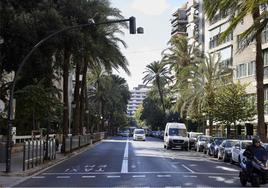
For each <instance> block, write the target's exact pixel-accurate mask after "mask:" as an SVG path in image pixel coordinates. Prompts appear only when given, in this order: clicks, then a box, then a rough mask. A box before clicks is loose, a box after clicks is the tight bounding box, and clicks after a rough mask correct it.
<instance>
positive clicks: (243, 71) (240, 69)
mask: <svg viewBox="0 0 268 188" xmlns="http://www.w3.org/2000/svg"><path fill="white" fill-rule="evenodd" d="M236 70H237V75H236V77H237V78H241V77H244V76H247V66H246V64H244V63H243V64H240V65H237V66H236Z"/></svg>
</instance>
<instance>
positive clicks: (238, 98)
mask: <svg viewBox="0 0 268 188" xmlns="http://www.w3.org/2000/svg"><path fill="white" fill-rule="evenodd" d="M246 87H247V85H246V84H245V85H242V84H240V82H238V83H233V82H232V83H229V84H227V85H224V86H222V87H221V88H220V89H219V90H218V92H217V94H216V97H215V108H214V116H215V120H216V121H218V122H220V123H223V124H226V125H227V138H230V125H233V126H234V128H236V125H237V123H238V122H241V121H242V122H245V121H252V120H254V116H255V115H256V106H255V102H254V100H252V97H251V96H249V95H248V94H247V93H246ZM235 138H237V132H236V134H235Z"/></svg>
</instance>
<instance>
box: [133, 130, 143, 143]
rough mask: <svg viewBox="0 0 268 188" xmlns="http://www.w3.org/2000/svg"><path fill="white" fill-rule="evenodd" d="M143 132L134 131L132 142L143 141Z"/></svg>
mask: <svg viewBox="0 0 268 188" xmlns="http://www.w3.org/2000/svg"><path fill="white" fill-rule="evenodd" d="M145 139H146V136H145V131H144V129H134V131H133V140H143V141H145Z"/></svg>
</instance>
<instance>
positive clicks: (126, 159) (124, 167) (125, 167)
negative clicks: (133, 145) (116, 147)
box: [121, 139, 129, 173]
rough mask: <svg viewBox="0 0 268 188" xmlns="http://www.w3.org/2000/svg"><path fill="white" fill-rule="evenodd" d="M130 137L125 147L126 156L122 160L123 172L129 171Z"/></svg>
mask: <svg viewBox="0 0 268 188" xmlns="http://www.w3.org/2000/svg"><path fill="white" fill-rule="evenodd" d="M128 141H129V140H128V139H127V143H126V147H125V152H124V158H123V162H122V168H121V173H128Z"/></svg>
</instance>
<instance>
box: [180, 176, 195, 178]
mask: <svg viewBox="0 0 268 188" xmlns="http://www.w3.org/2000/svg"><path fill="white" fill-rule="evenodd" d="M183 177H185V178H197V176H183Z"/></svg>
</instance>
